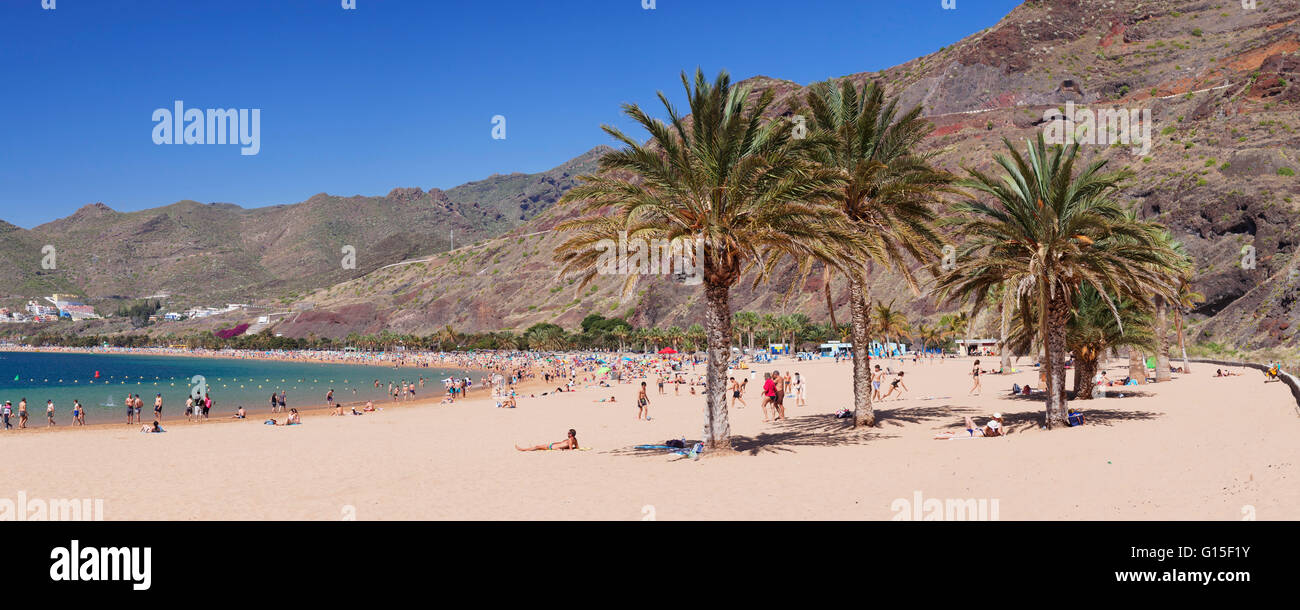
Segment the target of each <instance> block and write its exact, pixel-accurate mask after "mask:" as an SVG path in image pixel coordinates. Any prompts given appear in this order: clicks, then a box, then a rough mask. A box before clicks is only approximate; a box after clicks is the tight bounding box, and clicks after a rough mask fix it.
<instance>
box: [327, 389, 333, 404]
mask: <svg viewBox="0 0 1300 610" xmlns="http://www.w3.org/2000/svg"><path fill="white" fill-rule="evenodd" d="M325 404H327V405H329V406H331V407H332V406H334V388H330V391H328V392H326V393H325Z"/></svg>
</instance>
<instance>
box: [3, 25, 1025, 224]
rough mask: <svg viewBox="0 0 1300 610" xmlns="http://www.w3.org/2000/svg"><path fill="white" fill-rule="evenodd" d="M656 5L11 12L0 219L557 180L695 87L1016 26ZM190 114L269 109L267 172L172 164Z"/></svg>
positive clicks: (843, 63) (264, 127)
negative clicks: (157, 125) (170, 131)
mask: <svg viewBox="0 0 1300 610" xmlns="http://www.w3.org/2000/svg"><path fill="white" fill-rule="evenodd" d="M641 1H642V0H464V1H460V0H456V1H452V0H356V2H357V8H356V10H343V8H342V7H341V5H340V0H56V7H55V9H54V10H42V8H41V0H0V83H3V87H2V89H0V116H2V117H3V127H0V151H3V153H2V154H0V219H3V220H7V221H9V222H12V223H14V224H17V225H19V226H23V227H32V226H35V225H37V224H40V223H43V222H47V221H50V220H53V219H55V218H59V217H62V216H66V215H68V214H70V213H72V212H73V211H75V210H76V209H77V208H79V207H81V206H82V205H85V204H87V203H93V202H96V201H102V202H104V203H106V204H107V205H109V206H110V207H112V208H114V209H117V210H123V211H128V210H138V209H142V208H148V207H154V206H159V205H167V204H170V203H173V202H176V201H179V200H183V199H194V200H197V201H202V202H230V203H237V204H239V205H242V206H245V207H257V206H263V205H273V204H279V203H293V202H297V201H301V200H303V199H306V198H308V197H310V196H311V195H313V194H316V193H319V192H327V193H331V194H336V195H356V194H360V195H382V194H384V193H387V192H388V191H389V190H390V189H392V188H393V187H398V186H418V187H421V188H426V189H427V188H431V187H439V188H450V187H453V186H456V185H458V184H461V183H464V182H467V181H470V180H478V179H482V178H484V177H487V176H489V175H491V174H494V173H509V172H515V171H521V172H536V171H542V170H545V169H548V168H551V167H554V166H555V165H558V164H560V163H562V162H564V161H565V160H567V159H570V158H572V157H574V156H576V155H578V154H580V153H582V152H584V151H586V150H588V149H590V148H591V147H593V146H596V145H598V144H609V143H610V141H609V139H608V137H607V136H605V134H604V133H602V132H601V131H600V125H601V123H611V124H614V125H618V126H620V127H624V128H626V127H628V125H627V122H626V121H625V120H623V119H622V118H621V116H620V114H619V105H620V104H621V103H623V102H636V103H639V104H641V105H642V106H644V107H654V108H656V111H655V113H656V114H661V113H659V112H658V111H657V109H658V102H657V101H656V100H655V98H654V94H655V92H656V91H657V90H664V91H666V92H667V93H668V94H669V95H670V97H671V99H673V100H675V101H680V100H682V98H683V96H682V94H681V89H680V82H679V74H680V72H681V71H682V70H683V69H688V70H693V69H694V68H695V67H696V66H701V67H703V68H704V70H705V71H706V72H707V73H708V74H709V75H713V74H715V73H716V72H717V71H718V70H719V69H726V70H728V71H729V72H731V74H732V76H733V77H734V79H735V80H740V79H743V78H748V77H750V76H755V75H759V74H762V75H766V76H771V77H775V78H783V79H788V80H792V81H796V82H799V83H802V84H807V83H810V82H814V81H817V80H822V79H825V78H829V77H835V76H842V75H845V74H851V73H855V72H863V71H868V70H880V69H883V68H888V67H891V66H894V65H897V64H899V63H902V62H904V61H907V60H909V59H912V58H915V57H917V56H920V55H923V54H926V53H930V52H933V51H935V50H937V49H939V48H940V47H943V46H946V45H949V44H952V43H953V42H955V41H957V40H960V39H961V38H963V37H965V36H967V35H969V34H971V33H973V32H976V31H978V30H980V29H983V28H986V27H988V26H991V25H993V24H995V23H997V21H998V20H999V19H1000V18H1001V17H1002V16H1003V15H1005V14H1006V13H1007V12H1009V11H1010V10H1011V9H1012V8H1013V7H1014V6H1016V5H1017V4H1019V1H1018V0H959V2H958V8H957V10H951V11H947V10H943V9H942V8H941V6H940V0H895V1H883V0H879V1H878V0H801V1H800V2H789V1H788V0H656V5H657V6H656V8H655V9H654V10H644V9H642V6H641ZM175 100H183V101H184V102H185V105H186V107H189V108H203V109H206V108H246V109H252V108H258V109H261V152H260V153H259V154H257V155H255V156H242V155H240V153H239V148H238V147H236V146H229V145H226V146H220V145H215V146H168V145H155V144H154V143H153V140H152V132H153V128H154V122H153V121H152V119H151V115H152V114H153V111H154V110H155V109H158V108H169V109H170V108H171V107H172V104H173V102H174V101H175ZM494 115H503V116H505V117H506V121H507V123H506V128H507V138H506V139H505V140H493V139H492V138H491V130H492V123H491V120H492V117H493V116H494ZM638 135H640V134H638Z"/></svg>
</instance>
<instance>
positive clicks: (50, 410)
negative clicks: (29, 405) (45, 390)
mask: <svg viewBox="0 0 1300 610" xmlns="http://www.w3.org/2000/svg"><path fill="white" fill-rule="evenodd" d="M45 420H46V423H45V426H46V427H47V428H48V427H50V426H53V425H54V401H53V400H49V399H46V400H45Z"/></svg>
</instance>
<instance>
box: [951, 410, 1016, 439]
mask: <svg viewBox="0 0 1300 610" xmlns="http://www.w3.org/2000/svg"><path fill="white" fill-rule="evenodd" d="M993 436H1004V432H1003V429H1002V414H1001V413H994V414H993V418H992V419H990V420H989V422H988V423H987V424H985V425H984V427H983V428H977V427H976V426H975V420H973V419H971V418H970V417H967V418H966V435H965V436H963V435H962V434H961V433H960V432H940V433H938V434H936V435H934V440H936V441H950V440H960V439H967V438H976V437H993Z"/></svg>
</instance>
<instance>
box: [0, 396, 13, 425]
mask: <svg viewBox="0 0 1300 610" xmlns="http://www.w3.org/2000/svg"><path fill="white" fill-rule="evenodd" d="M13 412H14V403H12V402H9V401H8V400H6V401H5V404H4V406H3V407H0V417H3V418H4V423H5V430H9V429H12V428H13V426H12V425H10V424H9V416H10V415H13Z"/></svg>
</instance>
